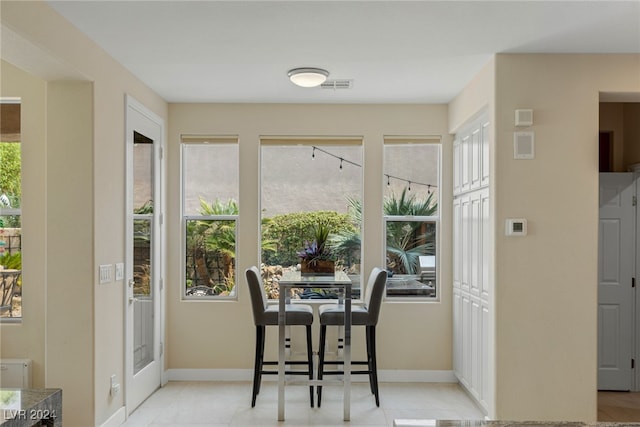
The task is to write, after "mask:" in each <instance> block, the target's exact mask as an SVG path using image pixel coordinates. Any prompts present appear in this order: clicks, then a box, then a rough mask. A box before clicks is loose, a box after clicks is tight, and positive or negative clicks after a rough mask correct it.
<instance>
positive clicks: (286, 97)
mask: <svg viewBox="0 0 640 427" xmlns="http://www.w3.org/2000/svg"><path fill="white" fill-rule="evenodd" d="M49 4H50V5H51V6H52V7H53V8H55V9H56V10H57V11H58V12H59V13H61V14H62V15H63V16H65V17H66V18H67V19H68V20H69V21H71V22H72V23H73V24H74V25H75V26H77V27H78V28H79V29H80V30H81V31H83V32H84V33H85V34H87V36H89V37H90V38H91V39H93V40H94V41H95V42H96V43H97V44H98V45H100V46H102V48H103V49H104V50H106V51H107V52H108V53H109V54H111V55H112V56H113V57H114V58H115V59H116V60H117V61H118V62H120V63H122V64H123V65H124V66H125V67H126V68H127V69H129V70H130V71H131V72H132V73H133V74H135V75H136V76H138V77H139V78H140V79H141V80H142V81H144V82H145V83H146V84H147V85H149V86H150V87H151V88H152V89H153V90H154V91H156V92H157V93H159V94H160V95H161V96H162V97H163V98H165V99H166V100H167V101H169V102H277V103H282V102H302V103H446V102H449V101H450V100H451V99H452V98H453V97H454V96H455V95H456V94H458V93H459V92H460V90H461V89H462V88H463V87H464V85H465V84H466V83H468V82H469V80H470V79H471V78H472V77H473V76H474V75H475V74H476V73H477V72H478V71H479V70H480V69H481V68H482V67H483V65H485V64H486V63H487V62H488V61H489V59H490V58H491V57H492V55H493V54H495V53H640V0H633V1H613V0H607V1H590V2H589V1H527V2H525V1H492V2H490V1H478V0H476V1H427V0H423V1H304V0H299V1H264V0H263V1H252V2H250V1H179V0H174V1H49ZM306 66H312V67H321V68H325V69H327V70H328V71H329V72H330V73H331V74H330V76H329V78H330V79H352V80H353V87H352V89H346V90H327V89H320V88H312V89H303V88H299V87H297V86H294V85H293V84H292V83H291V82H289V81H288V79H287V71H288V70H289V69H291V68H295V67H306ZM585 72H588V70H585Z"/></svg>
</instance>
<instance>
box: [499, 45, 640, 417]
mask: <svg viewBox="0 0 640 427" xmlns="http://www.w3.org/2000/svg"><path fill="white" fill-rule="evenodd" d="M578 77H579V78H578ZM496 89H497V90H496V121H495V123H496V149H495V150H494V155H493V156H494V157H493V158H494V159H495V179H494V180H493V181H494V183H495V200H496V202H495V203H496V224H497V226H498V227H497V228H496V233H495V242H496V283H495V286H496V298H497V300H496V309H497V319H496V327H497V331H496V333H497V337H496V358H497V359H496V364H497V371H496V374H497V387H496V389H497V399H496V408H497V416H498V418H500V419H520V420H522V419H539V420H585V421H594V420H595V419H596V408H597V399H596V397H597V395H596V388H597V376H596V375H597V372H596V358H597V353H596V348H597V334H596V321H597V311H596V309H597V306H596V304H597V260H598V253H597V239H598V235H597V232H598V231H597V230H598V197H597V196H598V191H597V188H598V126H599V123H598V108H599V91H602V92H640V56H638V55H635V56H632V55H629V56H623V55H621V56H616V55H609V56H606V57H605V56H590V55H498V56H497V57H496ZM517 108H532V109H533V110H534V125H533V126H532V127H531V130H532V131H534V132H535V141H536V147H535V159H534V160H514V159H513V132H514V131H515V130H516V128H515V127H514V123H513V117H514V110H515V109H517ZM508 217H524V218H527V219H528V221H529V223H528V224H529V235H528V236H527V237H526V238H506V237H504V235H503V233H501V227H500V225H501V224H503V223H504V220H505V218H508Z"/></svg>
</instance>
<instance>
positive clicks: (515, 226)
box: [505, 218, 527, 236]
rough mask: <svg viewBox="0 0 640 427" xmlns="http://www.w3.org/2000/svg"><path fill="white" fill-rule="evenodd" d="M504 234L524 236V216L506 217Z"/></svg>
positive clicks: (525, 223) (525, 228)
mask: <svg viewBox="0 0 640 427" xmlns="http://www.w3.org/2000/svg"><path fill="white" fill-rule="evenodd" d="M505 225H506V229H505V234H506V235H507V236H526V235H527V220H526V219H524V218H507V221H506V224H505Z"/></svg>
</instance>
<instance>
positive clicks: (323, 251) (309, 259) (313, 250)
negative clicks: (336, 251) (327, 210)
mask: <svg viewBox="0 0 640 427" xmlns="http://www.w3.org/2000/svg"><path fill="white" fill-rule="evenodd" d="M314 236H315V238H314V240H313V241H312V242H305V247H304V249H303V250H301V251H300V252H298V256H299V257H300V272H301V273H302V274H334V273H335V270H336V267H335V257H334V255H333V253H332V252H331V248H330V247H329V245H328V244H327V240H328V238H329V228H328V227H327V226H326V225H324V224H316V225H315V227H314Z"/></svg>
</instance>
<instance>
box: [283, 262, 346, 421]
mask: <svg viewBox="0 0 640 427" xmlns="http://www.w3.org/2000/svg"><path fill="white" fill-rule="evenodd" d="M279 287H280V295H279V298H278V302H279V310H278V421H284V386H285V358H286V354H285V335H286V328H285V326H286V324H285V304H286V303H287V302H288V300H289V299H290V296H289V293H290V290H291V289H292V288H321V289H322V288H324V289H331V288H342V289H343V290H344V350H343V354H344V376H343V384H344V420H345V421H349V420H350V418H351V409H350V408H351V404H350V399H351V279H349V276H347V275H346V273H344V272H342V271H337V272H335V273H334V274H318V275H307V274H304V275H303V274H301V273H300V272H299V271H287V272H285V273H284V274H283V275H282V278H281V279H280V281H279ZM342 303H343V301H342V299H339V300H338V304H342ZM324 381H325V380H320V381H319V380H314V381H311V384H312V385H320V384H323V383H324ZM306 384H309V381H306Z"/></svg>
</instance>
